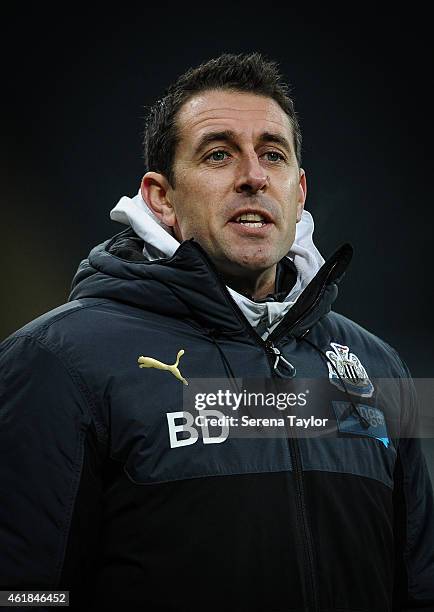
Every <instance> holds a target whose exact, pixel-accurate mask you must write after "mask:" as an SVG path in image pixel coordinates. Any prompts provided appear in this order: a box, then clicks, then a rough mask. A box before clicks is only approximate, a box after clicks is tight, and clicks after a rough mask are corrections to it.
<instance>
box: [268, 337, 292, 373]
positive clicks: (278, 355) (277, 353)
mask: <svg viewBox="0 0 434 612" xmlns="http://www.w3.org/2000/svg"><path fill="white" fill-rule="evenodd" d="M265 344H266V345H267V349H268V350H269V352H271V353H272V354H273V355H275V356H276V359H275V361H274V365H273V370H274V371H275V372H276V374H277V376H280V377H281V378H294V376H295V374H296V372H297V371H296V369H295V367H294V366H293V365H292V363H290V362H289V361H288V360H287V359H285V357H284V356H283V355H282V353H281V351H280V350H279V349H278V348H277V346H274V344H273V343H272V342H270V341H267V342H266V343H265ZM279 361H283V363H284V364H285V367H286V369H287V370H289V372H290V375H289V376H284V375H282V374H281V373H280V372H279V370H278V369H277V367H278V365H279Z"/></svg>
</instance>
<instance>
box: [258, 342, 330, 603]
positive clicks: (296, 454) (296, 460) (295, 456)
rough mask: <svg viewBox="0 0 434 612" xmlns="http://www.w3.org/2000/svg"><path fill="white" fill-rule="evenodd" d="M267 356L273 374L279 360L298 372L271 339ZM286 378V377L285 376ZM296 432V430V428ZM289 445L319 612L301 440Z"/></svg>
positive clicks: (311, 593) (309, 593) (312, 598)
mask: <svg viewBox="0 0 434 612" xmlns="http://www.w3.org/2000/svg"><path fill="white" fill-rule="evenodd" d="M265 345H266V350H267V356H268V357H269V361H270V367H272V375H274V376H279V377H282V374H281V373H280V372H279V370H278V369H277V368H278V365H279V362H280V361H282V362H283V363H284V364H286V367H287V369H290V371H291V372H292V373H291V375H290V376H289V377H288V378H293V377H294V376H295V374H296V370H295V367H294V366H293V365H292V364H291V363H290V362H289V361H287V360H286V359H285V357H283V355H282V353H281V351H280V350H279V349H278V348H277V347H276V346H274V344H273V342H272V341H271V340H266V341H265ZM291 369H292V370H291ZM285 378H286V377H285ZM294 432H296V430H294ZM288 447H289V453H290V456H291V462H292V468H293V469H292V471H293V474H294V481H295V490H296V495H295V501H296V509H297V510H296V511H297V513H298V522H299V523H301V526H302V540H301V541H302V545H303V552H304V558H305V566H306V567H307V572H306V576H307V579H306V587H307V588H306V591H305V598H306V600H307V601H306V603H308V609H309V610H312V612H319V610H320V607H319V601H318V585H317V579H316V572H315V568H314V556H313V542H312V533H311V531H310V527H309V524H308V520H307V510H306V501H305V491H304V482H303V469H302V466H301V454H300V446H299V441H298V439H297V438H296V436H295V437H292V435H291V436H288Z"/></svg>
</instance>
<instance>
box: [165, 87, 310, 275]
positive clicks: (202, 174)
mask: <svg viewBox="0 0 434 612" xmlns="http://www.w3.org/2000/svg"><path fill="white" fill-rule="evenodd" d="M177 125H178V133H179V143H178V145H177V148H176V152H175V159H174V167H173V170H174V176H175V187H171V186H170V185H169V186H168V189H167V192H166V198H167V201H168V202H169V203H170V205H171V207H172V208H173V210H172V211H171V210H170V208H169V209H166V210H165V212H164V215H165V217H164V218H163V221H164V222H165V223H167V224H168V225H171V226H173V228H174V231H175V235H176V236H177V238H178V239H179V240H188V239H189V238H194V239H195V240H197V241H198V242H199V243H200V244H201V245H202V247H203V248H204V249H205V251H206V252H207V253H208V255H209V256H210V257H211V259H212V260H213V261H214V263H215V264H216V266H217V267H218V268H219V269H220V270H221V271H223V272H226V273H229V274H240V273H242V272H243V271H244V272H246V271H247V270H250V271H252V272H253V271H258V272H259V271H264V270H267V269H269V268H271V267H273V266H274V265H275V264H276V263H277V262H278V261H279V260H280V259H281V258H282V257H283V256H284V255H285V254H286V253H287V252H288V251H289V248H290V247H291V245H292V243H293V241H294V237H295V224H296V221H299V220H300V218H301V213H302V209H303V204H304V200H305V193H306V182H305V176H304V172H303V170H300V169H299V167H298V164H297V159H296V156H295V152H294V145H293V135H292V129H291V125H290V122H289V119H288V116H287V115H286V114H285V112H284V111H283V110H282V109H281V107H280V106H279V105H278V103H277V102H275V101H274V100H273V99H272V98H267V97H263V96H258V95H255V94H250V93H244V92H237V91H223V90H210V91H205V92H203V93H201V94H198V95H196V96H194V97H193V98H191V99H190V100H188V101H187V102H186V103H185V104H184V105H183V106H182V107H181V109H180V111H179V113H178V116H177Z"/></svg>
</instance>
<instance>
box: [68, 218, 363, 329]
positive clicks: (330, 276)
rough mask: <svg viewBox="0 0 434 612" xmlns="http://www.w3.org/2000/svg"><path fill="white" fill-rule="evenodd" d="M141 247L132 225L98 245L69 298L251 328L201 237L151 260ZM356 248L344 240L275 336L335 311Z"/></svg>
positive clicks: (215, 325)
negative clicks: (339, 286) (103, 300)
mask: <svg viewBox="0 0 434 612" xmlns="http://www.w3.org/2000/svg"><path fill="white" fill-rule="evenodd" d="M142 248H143V241H142V240H141V239H140V238H139V237H138V236H137V235H136V234H135V232H134V231H133V230H132V229H131V228H127V229H126V230H124V231H123V232H120V233H119V234H116V235H115V236H114V237H113V238H111V239H110V240H107V241H105V242H104V243H102V244H100V245H98V246H96V247H95V248H94V249H92V251H91V252H90V254H89V257H88V258H87V259H85V260H83V261H82V262H81V264H80V266H79V268H78V270H77V273H76V275H75V276H74V279H73V281H72V291H71V294H70V297H69V300H70V301H71V300H74V299H80V298H86V297H100V298H101V297H105V298H108V299H113V300H118V301H120V302H124V303H128V304H131V305H134V306H136V307H139V308H143V309H145V310H148V311H152V312H155V313H157V314H164V315H167V316H171V317H176V318H189V319H192V320H194V321H195V322H197V323H198V324H199V325H200V326H202V327H204V328H206V329H210V328H212V329H218V330H221V332H223V333H232V334H234V333H235V334H236V333H240V334H241V333H245V332H246V329H247V331H248V332H249V333H251V332H252V328H251V326H250V324H249V323H248V321H247V319H246V318H245V317H244V315H243V313H242V312H241V311H240V309H239V308H238V306H237V305H236V303H235V301H234V300H233V299H232V297H231V295H230V293H229V291H228V289H227V288H226V286H225V283H224V281H223V280H222V278H221V277H220V275H219V273H218V271H217V269H216V268H215V266H214V264H213V262H212V261H211V259H210V258H209V256H208V255H207V253H206V252H205V251H204V249H203V248H202V247H201V246H200V245H199V244H198V243H197V242H196V241H194V240H193V239H192V240H187V241H185V242H183V243H182V244H181V245H180V246H179V248H178V249H177V250H176V251H175V253H174V254H173V256H172V257H167V258H163V259H158V260H155V261H146V260H145V259H144V257H143V255H142V253H141V249H142ZM352 252H353V250H352V247H351V246H350V245H349V244H344V245H343V246H342V247H340V248H339V249H338V250H337V251H336V252H335V253H334V254H333V255H332V257H331V258H330V259H329V260H328V261H326V262H325V263H324V265H323V266H322V267H321V268H320V270H319V272H318V273H317V274H316V276H315V277H314V278H313V279H312V280H311V282H310V283H309V284H308V285H307V287H306V288H305V289H304V291H303V292H302V294H301V295H300V297H299V298H298V300H297V302H296V303H295V305H294V306H293V307H292V308H291V309H290V310H289V312H288V313H287V314H286V315H285V317H284V318H283V319H282V321H281V322H280V323H279V325H278V326H277V327H276V329H275V330H274V331H273V332H272V334H271V336H272V337H273V338H277V337H278V336H280V335H283V334H285V333H290V334H291V335H294V336H298V335H301V334H303V332H305V331H306V330H307V329H310V328H311V327H312V326H313V325H314V324H315V323H316V321H318V319H319V318H320V317H322V316H324V314H326V313H327V312H329V311H330V309H331V305H332V303H333V301H334V300H335V299H336V297H337V284H338V283H339V282H340V280H341V278H342V276H343V275H344V273H345V270H346V268H347V266H348V264H349V262H350V260H351V257H352ZM253 333H255V335H257V334H256V332H253ZM271 336H270V338H271ZM258 338H259V336H258Z"/></svg>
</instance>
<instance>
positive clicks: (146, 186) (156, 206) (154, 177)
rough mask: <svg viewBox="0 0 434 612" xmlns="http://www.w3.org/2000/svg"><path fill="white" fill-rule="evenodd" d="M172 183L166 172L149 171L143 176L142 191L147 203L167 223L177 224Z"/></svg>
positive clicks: (168, 224) (170, 225)
mask: <svg viewBox="0 0 434 612" xmlns="http://www.w3.org/2000/svg"><path fill="white" fill-rule="evenodd" d="M170 190H171V187H170V184H169V181H168V180H167V179H166V177H165V176H164V174H159V173H158V172H147V173H146V174H145V176H144V177H143V178H142V182H141V184H140V192H141V194H142V198H143V199H144V200H145V202H146V204H147V205H148V206H149V208H150V209H151V210H152V212H153V213H154V214H155V216H156V217H158V219H159V220H160V221H162V222H163V223H164V224H165V225H167V226H169V227H173V226H174V225H175V224H176V215H175V210H174V208H173V206H172V204H171V202H170V196H169V194H170Z"/></svg>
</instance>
